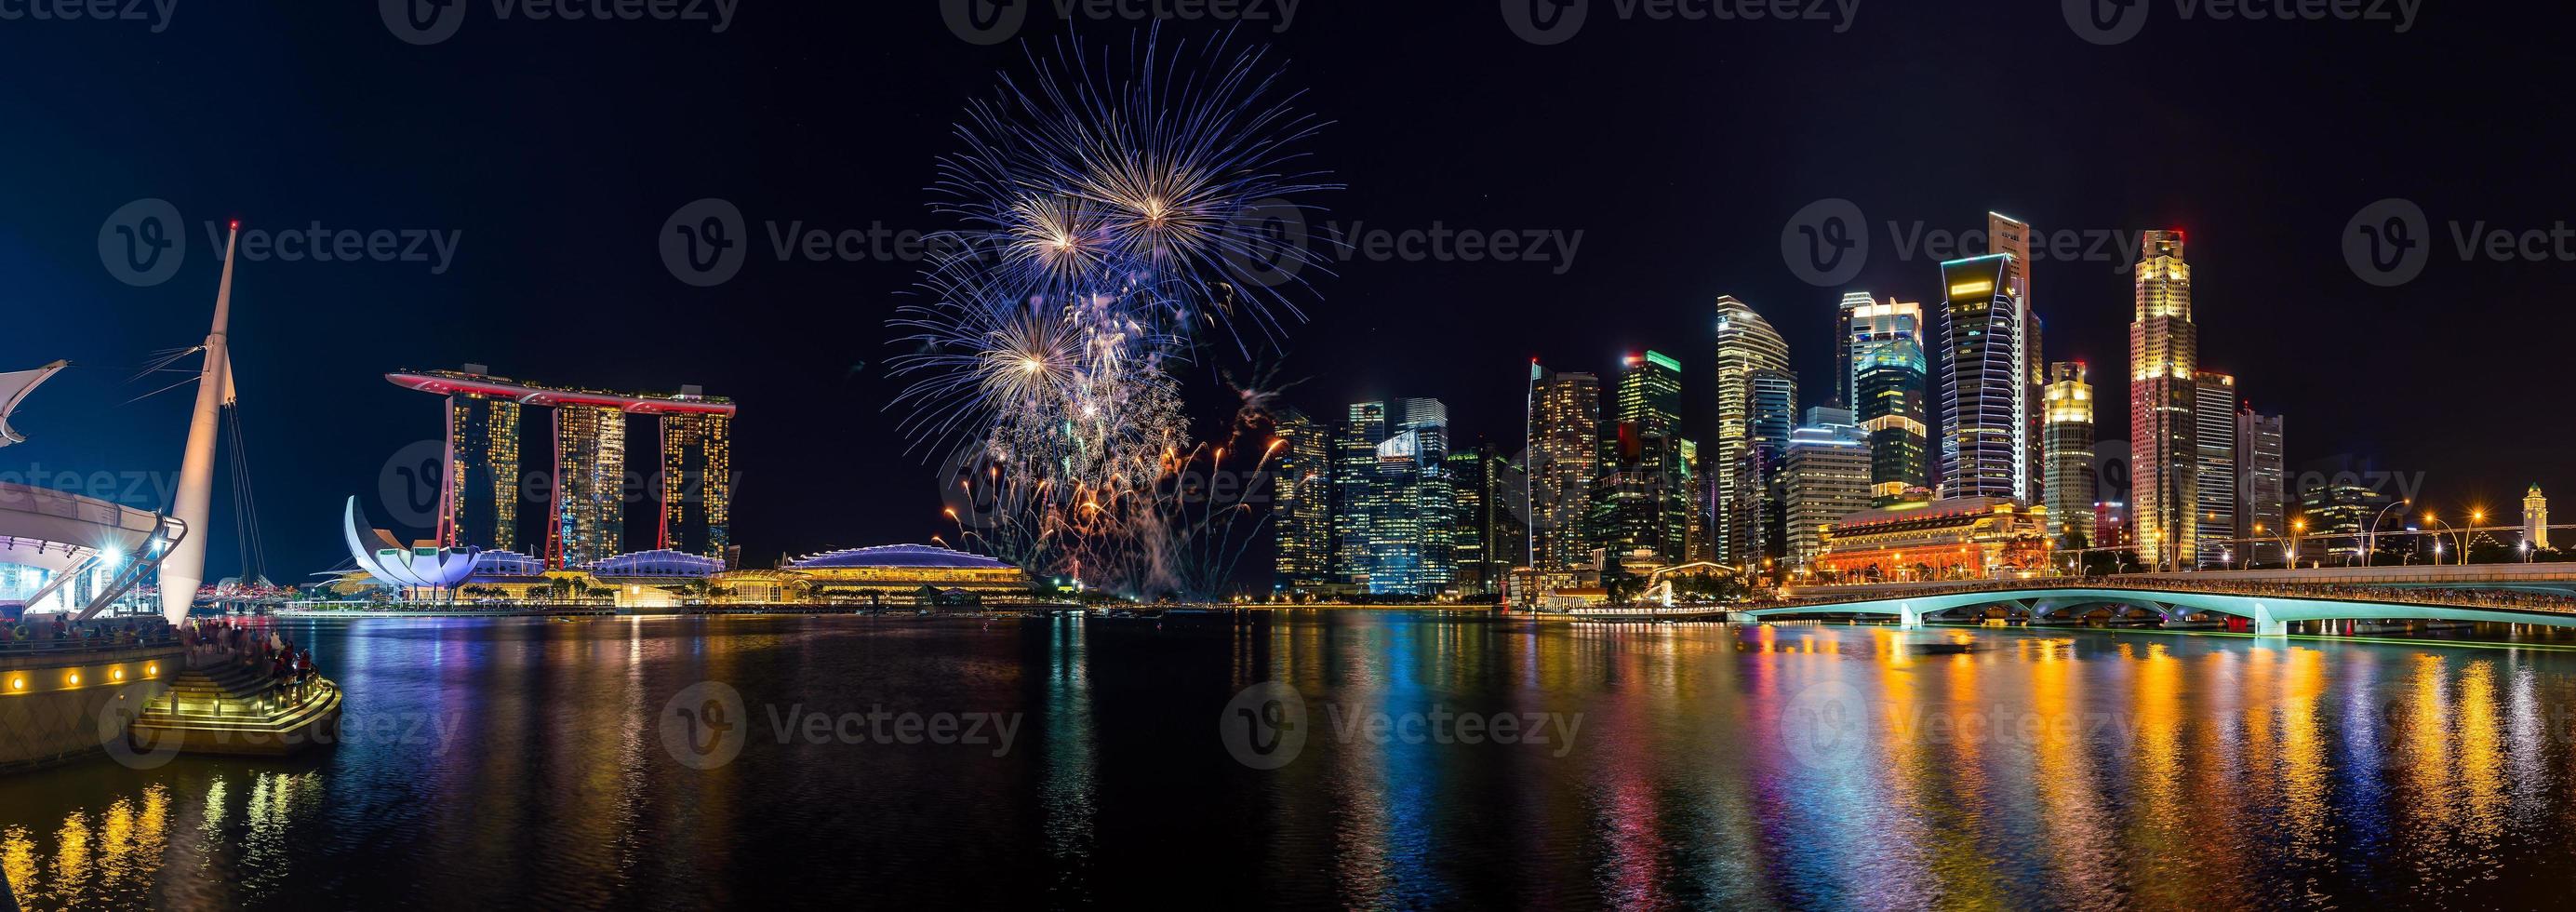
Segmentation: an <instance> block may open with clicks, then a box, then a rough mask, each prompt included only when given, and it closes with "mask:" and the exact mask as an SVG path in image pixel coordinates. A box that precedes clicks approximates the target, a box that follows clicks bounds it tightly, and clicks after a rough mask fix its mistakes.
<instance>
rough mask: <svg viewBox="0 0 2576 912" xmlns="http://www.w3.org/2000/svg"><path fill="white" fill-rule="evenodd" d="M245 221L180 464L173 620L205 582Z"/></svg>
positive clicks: (164, 582)
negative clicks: (181, 527)
mask: <svg viewBox="0 0 2576 912" xmlns="http://www.w3.org/2000/svg"><path fill="white" fill-rule="evenodd" d="M240 237H241V222H239V221H235V222H233V223H232V232H231V233H230V234H228V235H226V236H225V238H224V278H223V281H222V282H221V283H219V284H217V285H216V286H215V324H214V328H213V329H210V330H208V331H207V333H206V366H205V368H204V369H203V370H202V371H201V372H200V373H199V374H198V375H197V410H196V411H195V412H194V413H192V414H191V415H190V416H189V418H188V451H187V454H186V455H185V456H184V457H182V458H181V459H180V462H179V499H178V503H177V505H176V507H175V508H174V509H173V511H172V513H173V515H175V516H176V517H177V518H178V520H179V521H180V522H182V523H185V524H187V528H188V534H187V535H186V536H185V537H183V538H181V539H179V544H178V545H177V546H176V547H174V548H172V549H170V554H169V555H168V556H167V557H164V558H162V559H161V613H162V615H163V616H165V617H168V618H169V619H170V622H171V623H174V624H175V623H178V622H179V621H181V620H184V619H185V618H187V616H188V606H189V605H190V604H193V603H194V602H196V600H197V587H198V586H199V585H200V584H202V583H204V582H205V581H206V533H207V530H208V529H209V528H211V526H210V525H209V519H208V516H207V513H208V512H209V510H210V509H211V507H210V505H211V503H212V502H213V500H214V495H215V440H216V432H217V430H219V428H218V424H219V422H221V421H222V419H223V414H222V412H223V407H224V406H225V405H228V404H230V402H231V399H232V363H233V362H232V355H231V352H230V351H229V350H228V349H227V347H226V344H225V341H226V340H225V338H224V336H225V332H226V327H227V326H228V325H229V324H230V323H231V322H232V309H233V244H234V242H235V241H236V240H238V239H239V238H240Z"/></svg>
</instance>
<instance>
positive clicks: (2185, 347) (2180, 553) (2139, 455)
mask: <svg viewBox="0 0 2576 912" xmlns="http://www.w3.org/2000/svg"><path fill="white" fill-rule="evenodd" d="M2136 271H2137V277H2136V283H2137V321H2136V322H2135V323H2132V324H2130V325H2129V444H2130V446H2131V447H2132V448H2133V450H2132V453H2131V456H2130V462H2129V477H2130V512H2131V515H2132V516H2133V517H2135V519H2136V521H2137V527H2138V533H2137V544H2138V558H2139V559H2140V560H2142V561H2145V562H2146V564H2147V565H2148V566H2151V567H2165V566H2179V565H2181V564H2183V563H2185V562H2188V561H2190V560H2192V559H2193V557H2194V556H2195V555H2197V554H2198V553H2199V549H2198V547H2197V544H2196V543H2197V542H2198V541H2199V537H2200V528H2199V523H2197V522H2195V521H2194V520H2193V510H2194V508H2195V507H2197V506H2198V504H2199V498H2200V492H2199V485H2198V481H2197V479H2196V477H2195V476H2196V474H2197V471H2196V469H2195V468H2194V462H2195V460H2196V459H2197V458H2198V457H2199V436H2200V435H2199V431H2198V427H2197V422H2195V421H2193V419H2192V407H2193V404H2194V402H2195V400H2196V399H2197V398H2198V395H2199V390H2198V384H2197V383H2196V382H2195V381H2194V380H2193V379H2192V378H2193V376H2194V375H2196V374H2197V373H2199V370H2200V330H2199V329H2198V328H2197V327H2195V326H2193V325H2192V322H2191V264H2190V263H2189V262H2187V261H2185V260H2184V259H2183V235H2182V232H2179V231H2150V232H2147V233H2146V246H2145V248H2144V249H2143V250H2142V251H2141V252H2140V253H2139V260H2138V266H2137V270H2136ZM2228 411H2229V412H2230V413H2233V412H2234V411H2235V410H2234V409H2232V408H2231V409H2229V410H2228Z"/></svg>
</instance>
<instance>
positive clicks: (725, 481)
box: [661, 414, 733, 561]
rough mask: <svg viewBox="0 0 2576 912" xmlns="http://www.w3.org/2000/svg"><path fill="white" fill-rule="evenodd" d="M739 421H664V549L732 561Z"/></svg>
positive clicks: (694, 417) (693, 417) (699, 417)
mask: <svg viewBox="0 0 2576 912" xmlns="http://www.w3.org/2000/svg"><path fill="white" fill-rule="evenodd" d="M732 424H733V418H732V416H729V415H714V414H687V415H664V416H662V484H661V488H662V491H661V496H662V548H663V549H665V550H670V551H677V552H681V553H684V554H695V555H699V556H702V557H708V558H713V559H715V560H717V561H725V560H728V559H729V558H728V555H729V554H730V553H731V551H732V549H733V534H732V519H733V433H732Z"/></svg>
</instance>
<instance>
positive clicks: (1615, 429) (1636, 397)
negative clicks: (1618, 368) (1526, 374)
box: [1592, 351, 1696, 564]
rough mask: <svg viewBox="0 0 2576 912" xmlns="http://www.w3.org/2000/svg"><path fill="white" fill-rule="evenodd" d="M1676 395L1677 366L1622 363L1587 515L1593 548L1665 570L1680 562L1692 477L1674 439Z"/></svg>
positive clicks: (1664, 360) (1662, 360)
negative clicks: (1641, 557) (1640, 557)
mask: <svg viewBox="0 0 2576 912" xmlns="http://www.w3.org/2000/svg"><path fill="white" fill-rule="evenodd" d="M1681 388H1682V374H1681V363H1680V362H1678V361H1675V360H1673V359H1672V358H1671V357H1668V356H1666V355H1664V354H1663V353H1661V352H1652V351H1649V352H1642V353H1639V354H1633V355H1630V356H1628V358H1627V361H1626V363H1625V366H1624V369H1623V370H1622V372H1621V373H1620V375H1619V388H1618V391H1617V393H1616V397H1615V398H1616V399H1617V402H1618V415H1617V418H1618V420H1617V423H1616V424H1613V425H1611V426H1610V427H1609V428H1608V429H1607V431H1606V433H1604V434H1603V435H1602V440H1601V477H1600V478H1599V480H1598V481H1597V482H1596V484H1595V487H1594V494H1593V510H1592V528H1593V529H1594V531H1595V533H1596V534H1597V535H1598V536H1599V537H1600V541H1599V542H1598V544H1599V545H1600V546H1601V547H1604V548H1608V549H1609V550H1610V552H1611V553H1612V554H1613V555H1617V556H1622V557H1624V556H1626V555H1628V554H1630V553H1632V552H1635V551H1638V550H1641V549H1642V550H1646V551H1651V552H1654V554H1655V557H1656V559H1657V560H1658V561H1659V562H1661V563H1666V564H1674V563H1680V562H1681V561H1682V560H1683V558H1684V557H1685V556H1686V553H1687V552H1686V549H1687V548H1688V545H1689V539H1690V524H1691V517H1690V514H1691V488H1692V473H1691V468H1690V465H1689V460H1688V459H1687V458H1686V456H1685V454H1684V453H1683V442H1682V441H1681V440H1680V438H1678V437H1677V436H1675V432H1676V431H1677V430H1679V428H1680V425H1681ZM1692 449H1694V450H1695V449H1696V447H1693V448H1692Z"/></svg>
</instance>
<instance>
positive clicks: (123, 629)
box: [0, 614, 177, 649]
mask: <svg viewBox="0 0 2576 912" xmlns="http://www.w3.org/2000/svg"><path fill="white" fill-rule="evenodd" d="M176 635H177V634H176V632H175V631H173V630H171V628H170V622H168V621H165V620H162V619H161V617H160V616H159V615H152V616H148V617H104V618H93V619H91V620H86V621H74V620H72V617H71V615H68V614H31V615H26V616H24V617H21V618H19V619H17V620H14V621H9V622H6V624H5V625H0V648H8V647H16V648H21V649H106V648H112V647H122V646H153V645H161V644H166V643H168V642H170V641H171V640H172V638H174V637H175V636H176Z"/></svg>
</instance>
